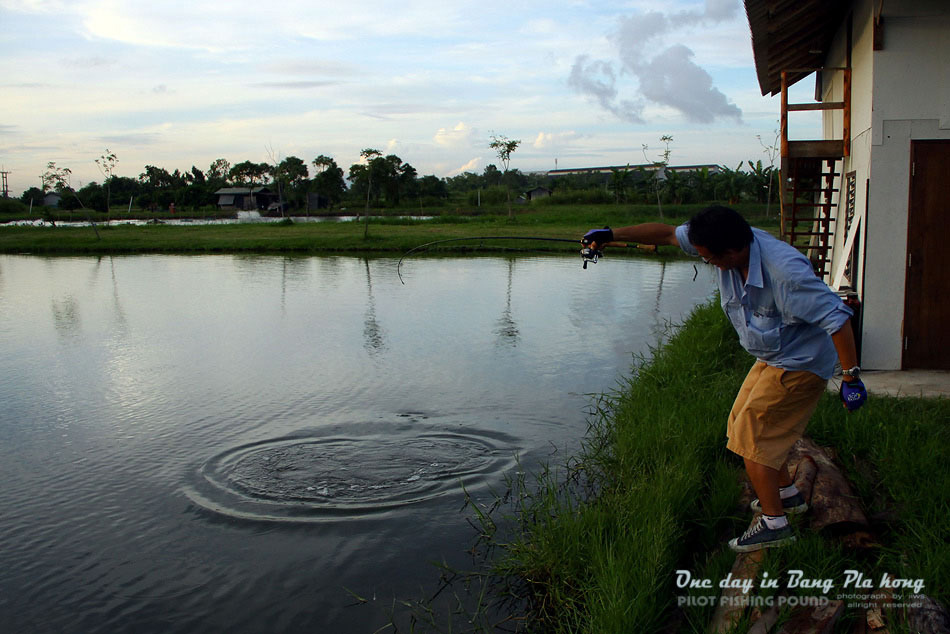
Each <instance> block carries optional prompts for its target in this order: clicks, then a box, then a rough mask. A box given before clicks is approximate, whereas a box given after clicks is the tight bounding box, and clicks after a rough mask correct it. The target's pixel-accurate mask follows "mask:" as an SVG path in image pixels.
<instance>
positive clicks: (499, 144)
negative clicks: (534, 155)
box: [488, 134, 521, 220]
mask: <svg viewBox="0 0 950 634" xmlns="http://www.w3.org/2000/svg"><path fill="white" fill-rule="evenodd" d="M519 145H521V141H520V140H518V139H509V138H508V137H506V136H505V135H503V134H501V135H496V134H493V135H491V143H489V144H488V147H490V148H491V149H493V150H495V154H497V155H498V159H499V160H500V161H501V164H502V166H504V168H505V169H504V171H505V173H507V172H508V165H509V164H510V163H511V155H512V154H513V153H514V151H515V150H517V149H518V146H519ZM507 194H508V219H509V220H510V219H511V217H512V213H511V189H510V188H508V190H507Z"/></svg>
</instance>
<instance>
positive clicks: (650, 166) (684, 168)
mask: <svg viewBox="0 0 950 634" xmlns="http://www.w3.org/2000/svg"><path fill="white" fill-rule="evenodd" d="M641 169H642V170H643V171H645V172H654V171H656V170H657V169H660V168H659V166H658V165H656V164H654V163H642V164H639V165H606V166H603V167H573V168H566V169H556V170H550V171H548V173H547V174H548V176H549V177H556V176H573V175H580V174H612V173H613V172H614V171H620V172H622V171H625V170H626V171H630V172H636V171H638V170H641ZM703 169H706V170H708V171H709V173H710V174H718V173H720V172H722V166H721V165H711V164H710V165H668V166H667V167H666V171H671V172H687V173H688V172H701V171H702V170H703Z"/></svg>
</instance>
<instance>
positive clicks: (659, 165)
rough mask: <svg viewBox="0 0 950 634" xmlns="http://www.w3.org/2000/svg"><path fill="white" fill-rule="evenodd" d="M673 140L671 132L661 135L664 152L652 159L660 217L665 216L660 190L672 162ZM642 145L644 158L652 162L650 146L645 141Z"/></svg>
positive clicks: (653, 179) (653, 182)
mask: <svg viewBox="0 0 950 634" xmlns="http://www.w3.org/2000/svg"><path fill="white" fill-rule="evenodd" d="M672 142H673V137H672V136H670V135H669V134H664V135H663V136H661V137H660V143H662V144H663V145H664V149H663V152H662V153H661V155H660V158H659V159H658V160H655V161H652V165H653V174H652V179H651V182H652V184H653V191H654V192H656V208H657V210H658V211H659V213H660V218H662V217H663V203H661V202H660V190H661V189H662V188H663V185H662V183H661V181H662V180H664V179H665V178H666V167H667V166H668V165H669V164H670V153H671V151H670V143H672ZM642 147H643V158H645V159H646V160H647V162H648V163H649V162H651V161H650V158H649V157H648V156H647V150H649V149H650V146H649V145H647V144H646V143H644V144H643V146H642Z"/></svg>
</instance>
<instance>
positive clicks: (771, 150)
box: [749, 129, 781, 217]
mask: <svg viewBox="0 0 950 634" xmlns="http://www.w3.org/2000/svg"><path fill="white" fill-rule="evenodd" d="M780 134H781V133H780V132H779V131H778V129H775V130H773V135H774V136H773V139H772V142H771V143H770V144H769V145H766V144H765V142H764V141H763V140H762V135H761V134H757V135H755V138H757V139H758V140H759V145H761V146H762V148H763V150H764V151H765V155H766V156H767V157H768V159H769V166H768V178H769V182H768V187H767V190H768V193H767V195H766V203H765V215H766V217H767V216H768V215H769V212H770V211H771V208H772V181H773V180H775V178H774V177H775V159H776V158H777V157H778V154H779V151H780V149H781V145H780V143H779V136H780ZM749 163H750V164H751V161H750V162H749Z"/></svg>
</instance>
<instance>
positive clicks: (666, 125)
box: [0, 0, 818, 195]
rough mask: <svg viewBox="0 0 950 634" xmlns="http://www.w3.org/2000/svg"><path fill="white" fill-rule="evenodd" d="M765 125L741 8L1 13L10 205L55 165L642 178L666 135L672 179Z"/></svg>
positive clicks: (19, 6)
mask: <svg viewBox="0 0 950 634" xmlns="http://www.w3.org/2000/svg"><path fill="white" fill-rule="evenodd" d="M802 83H807V82H802ZM778 118H779V100H778V97H774V98H772V97H763V96H762V95H761V92H760V90H759V87H758V83H757V79H756V74H755V67H754V60H753V56H752V47H751V40H750V36H749V27H748V22H747V20H746V17H745V11H744V9H743V6H742V3H741V1H740V0H629V1H627V2H623V1H614V2H599V1H583V0H575V1H566V2H557V1H555V2H543V3H542V2H537V1H535V0H520V1H519V2H497V1H495V0H481V1H479V2H474V1H470V0H402V1H401V2H386V1H382V0H362V1H361V2H359V3H358V4H350V3H348V2H341V1H340V0H333V1H332V2H329V1H324V0H316V1H315V0H280V1H279V2H259V1H257V0H254V1H249V0H230V1H229V2H221V1H220V0H216V1H215V2H210V1H206V0H191V1H189V2H176V1H167V2H155V1H154V0H149V1H139V0H0V168H2V169H3V170H4V171H7V172H9V175H8V179H9V187H10V191H11V195H19V194H20V193H21V192H22V191H23V190H25V189H26V188H28V187H31V186H34V185H35V186H38V185H39V183H40V175H41V174H42V173H43V172H44V171H45V169H46V165H47V163H49V162H50V161H53V162H55V163H56V165H57V166H58V167H67V168H69V169H70V170H71V171H72V182H71V184H72V186H73V187H75V188H77V189H78V188H79V187H80V186H81V185H83V184H86V183H88V182H90V181H93V180H95V181H97V182H102V180H103V178H104V175H103V173H102V172H100V171H99V167H98V166H97V164H96V159H97V158H98V157H100V156H102V155H103V154H106V153H107V150H108V151H109V152H112V153H114V154H115V155H116V157H117V159H118V163H117V164H116V169H115V174H116V175H117V176H128V177H137V176H138V175H139V174H141V173H142V172H143V171H144V167H145V166H146V165H155V166H158V167H163V168H165V169H167V170H168V171H170V172H171V171H174V170H175V169H180V170H182V171H187V170H190V169H191V167H192V166H193V165H194V166H197V167H198V168H199V169H201V170H207V168H208V166H209V165H210V164H211V162H212V161H214V160H215V159H217V158H225V159H227V160H228V161H230V162H231V164H235V163H240V162H242V161H245V160H250V161H254V162H267V163H273V162H275V161H279V160H282V159H284V158H286V157H288V156H296V157H299V158H301V159H303V160H304V161H305V162H306V163H308V164H309V163H311V162H312V161H313V159H314V158H316V157H317V156H318V155H327V156H331V157H333V158H334V159H335V160H336V161H337V163H338V164H339V165H340V166H341V167H343V168H344V170H347V169H348V168H349V166H350V165H352V164H353V163H356V162H358V161H359V160H360V151H361V150H362V149H364V148H374V149H378V150H380V151H381V152H382V153H383V154H396V155H397V156H399V157H400V158H401V159H402V160H403V161H405V162H408V163H410V164H412V166H413V167H415V168H416V170H417V172H418V173H419V174H420V175H428V174H434V175H436V176H438V177H447V176H454V175H457V174H459V173H462V172H464V171H473V172H478V173H481V172H482V170H484V168H485V166H486V165H488V164H491V163H494V164H496V165H497V166H499V167H500V166H501V165H500V161H499V160H498V158H497V156H496V155H495V153H494V151H493V150H491V149H490V148H489V147H488V144H489V142H490V140H491V136H492V135H493V134H494V135H503V136H505V137H507V138H509V139H517V140H520V141H521V144H520V146H519V147H518V148H517V150H516V151H515V153H514V154H513V155H512V159H511V165H510V166H511V168H518V169H520V170H522V171H523V172H533V171H546V170H549V169H555V168H556V167H557V168H578V167H588V166H601V165H625V164H631V165H636V164H640V163H645V162H647V161H648V160H649V161H653V160H657V159H659V158H661V156H662V152H663V150H664V144H663V143H662V142H661V141H660V138H661V137H662V136H665V135H668V136H672V137H673V141H672V142H670V144H669V149H670V163H671V164H673V165H689V164H707V163H715V164H722V165H727V166H729V167H733V168H734V167H736V166H737V164H738V163H739V162H740V161H741V162H744V161H746V160H750V159H751V160H763V161H764V162H765V163H766V164H768V163H769V156H768V151H767V148H768V147H769V146H773V145H775V138H776V131H777V128H778ZM803 125H804V126H805V128H808V127H809V126H816V125H817V124H816V123H815V121H814V120H813V121H806V122H804V124H803ZM816 129H817V128H816ZM816 134H817V133H816ZM793 136H794V135H793ZM815 138H818V137H817V136H816V137H815ZM644 146H646V149H644Z"/></svg>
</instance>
